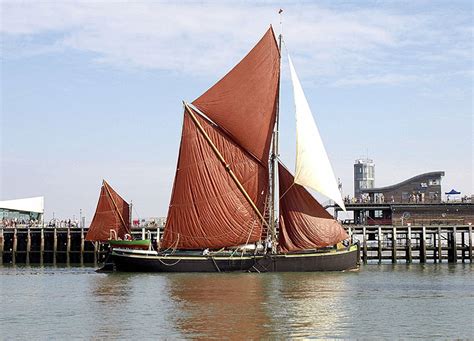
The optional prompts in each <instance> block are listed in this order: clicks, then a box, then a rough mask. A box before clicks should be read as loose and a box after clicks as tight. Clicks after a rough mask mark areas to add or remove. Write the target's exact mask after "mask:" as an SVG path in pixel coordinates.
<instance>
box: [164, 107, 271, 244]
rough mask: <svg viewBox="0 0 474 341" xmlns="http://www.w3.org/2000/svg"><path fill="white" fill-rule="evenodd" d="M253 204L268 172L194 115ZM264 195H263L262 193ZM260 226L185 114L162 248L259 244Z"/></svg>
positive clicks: (202, 119)
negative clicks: (239, 180) (257, 242)
mask: <svg viewBox="0 0 474 341" xmlns="http://www.w3.org/2000/svg"><path fill="white" fill-rule="evenodd" d="M192 114H193V115H194V116H195V118H196V119H197V121H198V122H199V124H200V125H201V126H202V128H203V129H204V131H205V132H206V133H207V135H208V136H209V138H210V139H211V140H212V142H213V143H214V144H215V145H216V146H217V148H218V149H219V150H220V151H222V155H223V157H224V158H225V160H226V161H227V163H228V165H229V168H231V169H233V170H234V172H235V174H236V175H237V177H238V178H239V179H241V183H242V185H243V187H244V188H245V190H246V191H247V193H248V194H249V196H250V197H251V199H252V200H253V201H254V202H258V203H260V206H261V207H262V205H263V202H264V197H263V194H265V193H266V190H265V188H264V187H263V186H264V184H267V183H268V182H267V180H266V179H268V178H267V175H266V173H267V172H266V169H265V168H264V167H263V166H262V165H261V164H260V163H259V162H258V161H257V160H255V158H253V157H252V156H250V155H249V154H248V153H246V152H245V151H244V150H243V149H242V148H240V147H239V146H238V145H237V144H235V143H234V142H233V141H232V140H231V139H230V138H229V137H228V136H226V134H225V133H223V132H222V131H221V130H220V129H218V128H217V127H216V126H214V125H212V124H211V123H210V122H208V121H207V120H206V119H205V118H203V117H202V116H200V115H199V114H197V113H195V112H193V113H192ZM262 192H263V194H262ZM261 233H262V221H261V220H260V219H259V217H258V216H257V215H256V214H255V212H254V210H253V209H252V207H251V205H250V204H249V202H248V200H247V199H246V198H245V197H244V195H243V194H242V192H241V191H240V190H239V188H238V187H237V185H236V184H235V182H234V181H233V180H232V178H231V176H230V174H229V172H228V170H227V169H226V167H225V166H224V165H222V163H221V161H220V160H219V158H218V157H217V155H216V154H215V152H214V150H213V149H212V147H211V145H210V144H209V142H208V141H207V140H206V138H205V136H204V135H203V134H202V133H201V131H200V130H199V129H198V127H197V125H196V123H195V122H194V121H193V119H192V117H191V113H189V112H187V110H185V114H184V122H183V133H182V137H181V146H180V152H179V159H178V166H177V170H176V176H175V181H174V186H173V193H172V196H171V202H170V207H169V211H168V218H167V222H166V229H165V231H164V235H163V241H162V247H163V248H178V249H202V248H211V249H219V248H222V247H226V246H235V245H239V244H245V243H253V242H256V241H257V240H259V239H260V235H261Z"/></svg>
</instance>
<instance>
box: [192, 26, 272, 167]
mask: <svg viewBox="0 0 474 341" xmlns="http://www.w3.org/2000/svg"><path fill="white" fill-rule="evenodd" d="M279 79H280V53H279V50H278V46H277V43H276V40H275V36H274V33H273V29H272V28H271V27H270V28H269V29H268V31H267V32H266V33H265V35H264V36H263V38H262V39H261V40H260V41H259V42H258V43H257V45H256V46H255V47H254V48H253V49H252V50H251V51H250V52H249V53H248V54H247V56H245V57H244V59H242V60H241V61H240V63H239V64H237V65H236V66H235V67H234V68H233V69H232V70H231V71H230V72H229V73H228V74H227V75H225V76H224V77H223V78H222V79H221V80H220V81H219V82H217V83H216V84H215V85H214V86H212V87H211V88H210V89H209V90H207V91H206V92H205V93H204V94H203V95H201V96H200V97H199V98H197V99H196V100H195V101H194V102H193V103H192V104H193V105H194V106H196V108H198V109H199V110H201V111H202V112H204V113H205V114H206V116H207V117H209V118H210V119H211V120H212V121H213V122H214V123H216V124H217V125H218V126H220V127H221V128H222V129H223V130H224V131H226V132H227V133H228V134H229V135H230V136H231V137H232V139H233V140H234V141H235V142H236V143H237V144H238V145H239V146H241V147H243V148H244V149H245V150H247V151H248V152H249V153H251V154H252V155H253V156H255V157H256V158H257V159H259V160H260V162H261V163H262V164H264V165H267V163H268V155H269V149H270V142H271V137H272V130H273V126H274V124H275V112H276V104H277V100H278V98H277V97H278V83H279Z"/></svg>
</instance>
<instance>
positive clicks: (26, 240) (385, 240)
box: [0, 225, 473, 265]
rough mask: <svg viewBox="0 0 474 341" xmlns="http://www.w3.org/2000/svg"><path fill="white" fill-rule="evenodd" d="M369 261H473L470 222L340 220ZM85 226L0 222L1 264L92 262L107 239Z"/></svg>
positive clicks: (145, 233) (152, 233)
mask: <svg viewBox="0 0 474 341" xmlns="http://www.w3.org/2000/svg"><path fill="white" fill-rule="evenodd" d="M344 227H345V228H346V229H347V231H348V233H349V235H350V236H351V237H352V238H353V240H354V241H355V240H358V241H359V242H360V251H361V252H360V254H361V260H362V262H364V263H370V262H374V261H376V262H393V263H397V262H407V263H412V262H419V263H429V262H450V263H456V262H458V261H460V262H472V258H473V257H472V256H473V255H472V239H473V235H472V225H438V226H435V225H429V226H421V225H420V226H386V225H383V226H382V225H380V226H373V225H370V226H366V225H345V226H344ZM159 232H160V230H159V228H156V227H153V228H140V229H134V230H133V231H132V234H133V236H134V237H135V238H138V239H141V238H145V237H146V238H151V239H154V240H156V239H157V235H158V234H159ZM86 233H87V229H85V228H74V227H61V228H59V227H58V228H54V227H53V228H51V227H31V226H30V227H28V226H17V227H2V226H0V264H15V263H20V264H22V263H23V264H53V265H54V264H86V263H92V264H97V263H98V262H102V261H103V260H104V258H105V255H106V253H107V245H104V244H101V243H97V242H89V241H86V240H85V236H86Z"/></svg>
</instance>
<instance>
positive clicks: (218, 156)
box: [183, 101, 268, 227]
mask: <svg viewBox="0 0 474 341" xmlns="http://www.w3.org/2000/svg"><path fill="white" fill-rule="evenodd" d="M183 104H184V108H185V110H186V112H187V113H188V114H189V116H191V119H192V120H193V122H194V124H195V125H196V126H197V128H198V130H199V132H200V133H201V134H202V135H203V136H204V138H205V140H206V141H207V143H209V146H210V147H211V149H212V150H213V151H214V153H215V154H216V156H217V158H218V159H219V161H220V162H221V163H222V165H223V166H224V167H225V169H226V171H227V172H228V173H229V175H230V177H231V178H232V180H233V181H234V183H235V184H236V185H237V188H238V189H239V190H240V192H241V193H242V194H243V195H244V197H245V199H246V200H247V201H248V203H249V204H250V206H251V207H252V209H253V210H254V212H255V213H256V214H257V216H258V217H259V218H260V220H261V221H262V223H263V224H265V225H267V227H268V223H267V222H266V221H265V218H264V217H263V215H262V213H261V212H260V211H259V210H258V208H257V206H256V205H255V203H254V202H253V200H252V198H250V196H249V195H248V193H247V191H246V190H245V188H244V187H243V186H242V184H241V183H240V181H239V179H238V178H237V176H236V175H235V173H234V172H233V171H232V169H230V166H229V164H228V163H227V162H226V160H225V159H224V157H223V156H222V154H221V153H220V151H219V150H218V149H217V147H216V145H215V144H214V143H213V142H212V140H211V138H210V137H209V135H208V134H207V132H206V131H205V130H204V128H203V127H202V125H201V123H200V122H199V121H198V119H197V118H196V115H195V114H194V112H193V111H192V109H191V108H190V107H189V106H188V104H187V103H186V102H185V101H183Z"/></svg>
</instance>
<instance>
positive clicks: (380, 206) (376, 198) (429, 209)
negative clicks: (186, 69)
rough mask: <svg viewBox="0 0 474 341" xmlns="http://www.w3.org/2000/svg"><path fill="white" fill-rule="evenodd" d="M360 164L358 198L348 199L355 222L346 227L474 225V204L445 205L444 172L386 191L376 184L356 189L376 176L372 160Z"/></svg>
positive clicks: (356, 167)
mask: <svg viewBox="0 0 474 341" xmlns="http://www.w3.org/2000/svg"><path fill="white" fill-rule="evenodd" d="M359 161H360V163H357V160H356V164H355V165H354V186H355V187H354V188H355V193H358V195H355V196H354V198H353V199H349V198H346V202H345V205H346V209H347V211H349V212H353V219H347V220H345V222H346V223H351V224H365V225H398V226H400V225H407V224H412V225H414V224H417V225H440V224H446V225H453V224H454V225H457V224H462V225H464V224H469V223H471V224H472V223H474V203H473V202H472V200H465V201H463V202H442V200H441V198H442V197H441V196H442V193H443V192H442V189H441V178H442V177H443V176H444V175H445V173H444V172H443V171H436V172H429V173H423V174H419V175H416V176H414V177H412V178H409V179H407V180H405V181H402V182H400V183H397V184H394V185H390V186H386V187H374V186H370V184H373V181H372V182H371V183H369V182H367V183H366V184H365V185H364V184H362V186H359V187H356V185H357V183H359V182H360V181H362V182H364V181H366V180H367V179H365V178H364V179H365V180H364V179H362V178H361V177H363V176H365V175H364V174H366V175H367V176H368V175H370V174H372V176H373V174H374V173H373V169H372V172H371V173H370V172H369V168H370V167H369V165H372V166H373V162H372V160H359ZM369 161H370V162H369ZM359 166H360V167H359ZM361 179H362V180H361ZM372 180H373V179H372ZM367 181H368V180H367ZM359 185H360V184H359ZM364 186H365V188H362V187H364ZM340 211H341V209H340V208H339V207H336V208H335V214H336V218H337V215H338V212H340Z"/></svg>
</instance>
